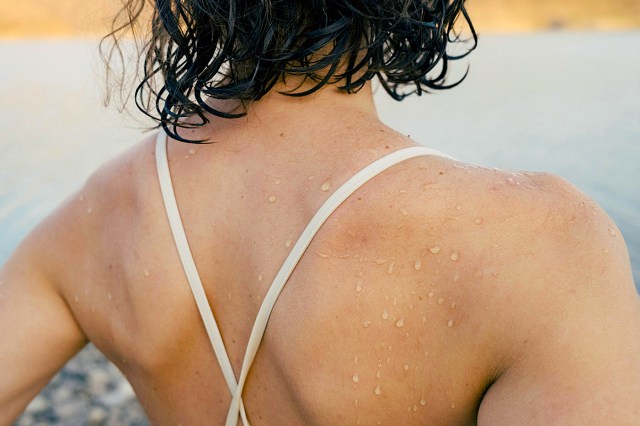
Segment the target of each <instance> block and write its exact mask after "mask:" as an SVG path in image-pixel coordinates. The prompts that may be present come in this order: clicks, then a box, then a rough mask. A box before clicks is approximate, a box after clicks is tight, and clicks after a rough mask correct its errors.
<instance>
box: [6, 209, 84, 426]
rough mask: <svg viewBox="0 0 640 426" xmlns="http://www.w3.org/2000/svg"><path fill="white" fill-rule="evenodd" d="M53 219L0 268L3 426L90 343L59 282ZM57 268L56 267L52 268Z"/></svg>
mask: <svg viewBox="0 0 640 426" xmlns="http://www.w3.org/2000/svg"><path fill="white" fill-rule="evenodd" d="M52 222H53V221H52V220H47V221H45V222H44V223H43V224H41V225H40V226H39V227H38V228H36V230H35V231H33V232H32V233H31V234H30V235H29V236H28V237H27V239H25V241H24V242H23V243H22V244H21V245H20V246H19V247H18V249H17V250H16V252H15V253H14V254H13V255H12V257H11V258H10V259H9V260H8V261H7V263H6V264H5V265H4V266H3V267H2V269H0V342H1V343H0V377H1V379H0V424H9V423H10V422H11V421H12V420H13V419H14V418H15V417H17V416H18V415H19V414H20V412H21V411H22V410H23V409H24V407H25V406H26V405H27V404H28V403H29V401H30V400H31V399H32V398H33V397H34V396H35V395H36V394H37V392H38V391H39V390H40V389H41V388H42V387H43V386H44V385H45V384H46V383H47V382H48V381H49V380H50V378H51V377H52V376H53V375H54V374H55V372H56V371H57V370H59V369H60V368H61V367H62V366H63V365H64V363H65V362H66V361H67V360H68V359H69V358H71V357H72V356H73V355H74V354H75V353H77V352H78V351H79V350H80V349H81V348H82V346H83V345H84V344H85V342H86V339H85V337H84V335H83V333H82V331H81V330H80V328H79V326H78V324H77V323H76V321H75V319H74V317H73V315H72V313H71V311H70V309H69V306H68V305H67V303H66V301H65V300H64V298H63V297H62V296H61V293H60V292H59V289H58V288H57V286H56V283H55V277H54V274H53V272H52V270H51V266H50V265H47V259H46V258H47V254H48V253H53V252H56V251H59V250H61V249H62V248H61V247H59V246H56V245H55V240H54V239H52V238H50V235H51V234H53V233H54V230H53V229H51V228H52V226H54V225H53V224H52ZM54 266H55V265H54Z"/></svg>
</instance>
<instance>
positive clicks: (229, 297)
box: [227, 293, 231, 301]
mask: <svg viewBox="0 0 640 426" xmlns="http://www.w3.org/2000/svg"><path fill="white" fill-rule="evenodd" d="M227 300H228V301H231V293H229V294H227Z"/></svg>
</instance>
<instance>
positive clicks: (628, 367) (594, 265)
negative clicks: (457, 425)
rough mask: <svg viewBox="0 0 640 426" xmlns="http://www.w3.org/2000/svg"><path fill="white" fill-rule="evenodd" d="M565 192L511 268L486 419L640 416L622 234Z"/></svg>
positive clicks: (634, 303) (632, 301) (636, 322)
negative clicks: (506, 340)
mask: <svg viewBox="0 0 640 426" xmlns="http://www.w3.org/2000/svg"><path fill="white" fill-rule="evenodd" d="M560 185H561V186H562V185H563V184H560ZM562 192H563V194H562V196H561V198H560V199H558V198H555V199H554V203H555V204H556V205H555V206H552V208H550V209H549V211H548V212H547V214H546V215H545V216H546V217H544V218H542V219H543V220H541V221H540V224H539V226H538V227H537V229H536V231H535V233H532V234H531V235H530V236H529V238H526V239H525V241H524V244H526V246H527V247H528V250H526V253H527V256H523V258H522V259H520V260H518V259H513V263H514V265H513V268H512V269H511V270H510V271H509V272H508V273H507V274H506V275H507V276H506V277H505V278H506V280H507V281H509V282H510V283H511V285H512V286H514V287H516V288H515V289H511V290H508V291H506V292H505V296H504V298H505V300H508V301H509V302H510V303H511V304H512V307H513V309H511V310H510V311H509V312H511V313H510V314H506V316H505V318H504V319H505V320H506V321H508V322H507V323H508V324H509V328H508V329H506V330H505V332H506V333H513V336H512V340H511V342H512V346H511V347H510V349H509V350H510V351H511V352H510V354H509V356H508V357H507V359H508V362H506V363H505V364H506V365H505V366H504V369H503V370H502V372H501V374H499V377H498V378H497V379H496V381H495V382H494V383H493V385H492V386H491V387H490V388H489V390H488V391H487V393H486V394H485V396H484V399H483V401H482V404H481V408H480V412H479V416H478V422H479V424H488V425H501V424H505V425H507V424H509V425H510V424H564V425H585V424H594V425H601V424H615V425H626V424H629V425H631V424H638V421H639V419H640V303H639V299H638V295H637V292H636V290H635V286H634V283H633V279H632V276H631V271H630V267H629V260H628V255H627V252H626V248H625V246H624V242H623V241H622V237H621V235H620V234H619V231H618V230H617V229H616V228H615V225H614V224H613V223H612V222H611V221H610V219H609V218H608V217H607V216H606V215H605V214H604V213H603V212H602V211H600V210H599V208H597V207H595V206H590V205H589V204H590V201H588V200H586V199H585V198H583V196H582V195H581V194H579V193H577V192H576V191H574V190H572V189H571V188H569V187H566V188H563V189H562Z"/></svg>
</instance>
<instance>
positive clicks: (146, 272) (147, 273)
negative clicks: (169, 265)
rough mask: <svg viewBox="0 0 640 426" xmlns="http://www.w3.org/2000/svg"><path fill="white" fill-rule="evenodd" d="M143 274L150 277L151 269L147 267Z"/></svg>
mask: <svg viewBox="0 0 640 426" xmlns="http://www.w3.org/2000/svg"><path fill="white" fill-rule="evenodd" d="M143 274H144V276H145V277H148V276H149V275H150V274H149V270H148V269H145V270H144V271H143Z"/></svg>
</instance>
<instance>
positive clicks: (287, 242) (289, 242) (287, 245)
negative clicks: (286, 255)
mask: <svg viewBox="0 0 640 426" xmlns="http://www.w3.org/2000/svg"><path fill="white" fill-rule="evenodd" d="M284 246H285V247H287V248H289V247H291V240H287V241H285V242H284Z"/></svg>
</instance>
